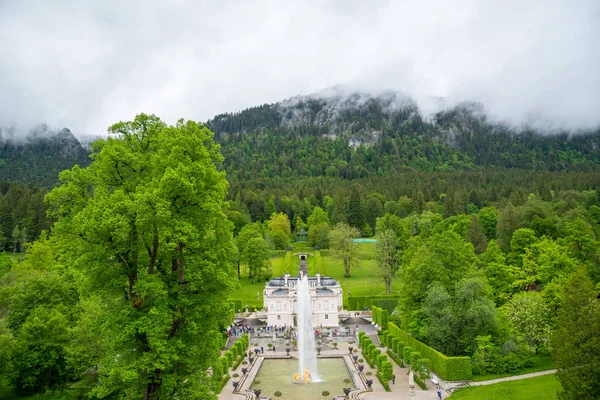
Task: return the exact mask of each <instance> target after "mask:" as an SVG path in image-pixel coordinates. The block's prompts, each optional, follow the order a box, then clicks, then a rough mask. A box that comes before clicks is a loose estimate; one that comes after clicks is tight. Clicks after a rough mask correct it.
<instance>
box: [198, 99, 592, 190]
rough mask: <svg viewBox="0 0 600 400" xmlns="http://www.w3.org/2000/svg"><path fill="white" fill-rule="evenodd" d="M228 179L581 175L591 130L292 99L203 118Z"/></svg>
mask: <svg viewBox="0 0 600 400" xmlns="http://www.w3.org/2000/svg"><path fill="white" fill-rule="evenodd" d="M207 125H208V126H209V128H210V129H211V130H212V131H213V132H214V133H215V137H216V139H217V142H219V143H221V145H222V152H223V155H224V156H225V164H224V168H225V169H226V170H227V171H228V175H229V176H230V180H236V178H237V179H239V180H247V179H255V178H257V177H265V178H275V177H277V178H284V179H295V178H298V177H319V176H327V177H340V178H344V179H356V178H366V177H372V176H376V175H387V176H389V175H394V174H396V173H397V172H406V171H426V172H431V171H458V170H470V169H477V168H479V167H485V168H489V167H503V168H520V169H534V170H547V171H565V170H584V171H587V170H590V169H593V168H595V167H597V166H598V164H599V162H600V130H596V131H590V132H578V133H577V134H573V133H569V132H563V133H557V132H544V131H536V130H533V129H520V130H517V129H514V128H511V127H509V126H504V125H501V124H497V123H493V122H491V121H489V120H488V119H487V117H486V115H485V110H484V108H483V106H482V105H481V104H478V103H466V104H462V105H459V106H457V107H454V108H452V109H448V110H445V111H442V112H439V113H437V114H435V115H433V116H432V117H430V118H425V117H423V116H422V115H421V113H420V112H419V108H418V106H417V105H416V104H415V103H414V102H412V101H411V100H410V99H408V98H406V97H403V96H402V95H401V94H397V93H393V92H390V93H385V94H382V95H380V96H368V95H364V94H358V93H354V94H349V95H348V94H345V95H335V96H329V97H298V98H293V99H290V100H286V101H284V102H282V103H277V104H267V105H263V106H259V107H254V108H250V109H247V110H244V111H242V112H239V113H235V114H222V115H217V116H216V117H214V118H213V119H211V120H210V121H208V122H207Z"/></svg>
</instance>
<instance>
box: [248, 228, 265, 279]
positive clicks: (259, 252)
mask: <svg viewBox="0 0 600 400" xmlns="http://www.w3.org/2000/svg"><path fill="white" fill-rule="evenodd" d="M270 258H271V253H269V248H268V246H267V242H266V241H265V239H263V238H252V239H250V240H248V243H247V244H246V249H245V250H244V259H246V260H248V270H249V274H250V277H251V278H252V282H256V281H259V282H260V281H261V280H262V279H263V278H265V279H267V274H268V267H269V265H270Z"/></svg>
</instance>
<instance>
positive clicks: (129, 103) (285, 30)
mask: <svg viewBox="0 0 600 400" xmlns="http://www.w3.org/2000/svg"><path fill="white" fill-rule="evenodd" d="M333 85H349V86H351V87H359V88H362V89H365V90H380V89H395V90H401V91H403V92H406V93H408V94H410V95H411V96H413V97H414V98H415V99H416V100H417V101H423V100H424V99H427V98H428V97H430V96H444V97H447V98H448V99H450V100H452V101H459V100H477V101H481V102H483V103H484V104H485V106H486V109H487V110H488V112H489V113H490V114H492V116H494V117H495V118H498V119H503V120H510V121H513V122H516V123H519V122H526V121H531V120H536V121H544V123H546V124H548V125H550V126H559V127H568V128H572V129H577V128H590V127H594V126H598V125H599V124H600V1H599V0H587V1H586V0H572V1H558V0H519V1H511V0H497V1H486V0H460V1H459V0H455V1H448V0H440V1H435V0H419V1H359V0H356V1H354V0H353V1H343V0H340V1H326V0H314V1H282V0H275V1H225V0H224V1H193V0H190V1H186V0H171V1H168V2H167V1H154V0H139V1H133V0H103V1H96V0H94V1H88V0H51V1H50V0H38V1H30V0H0V126H7V125H12V124H18V125H20V126H27V125H34V124H37V123H41V122H45V123H48V124H49V125H51V126H53V127H63V126H66V127H69V128H70V129H71V130H72V131H73V132H74V133H75V134H78V135H81V134H101V133H103V132H105V131H106V127H107V126H108V125H110V124H112V123H114V122H117V121H119V120H130V119H132V118H133V117H134V116H135V114H136V113H139V112H142V111H143V112H148V113H156V114H157V115H159V116H161V117H162V118H163V119H165V120H167V121H168V122H174V121H175V120H176V119H177V118H180V117H183V118H186V119H196V120H201V121H205V120H207V119H209V118H211V117H212V116H214V115H215V114H217V113H221V112H230V111H238V110H241V109H244V108H246V107H250V106H254V105H259V104H263V103H271V102H277V101H280V100H283V99H285V98H288V97H291V96H295V95H298V94H309V93H313V92H317V91H320V90H322V89H325V88H327V87H330V86H333Z"/></svg>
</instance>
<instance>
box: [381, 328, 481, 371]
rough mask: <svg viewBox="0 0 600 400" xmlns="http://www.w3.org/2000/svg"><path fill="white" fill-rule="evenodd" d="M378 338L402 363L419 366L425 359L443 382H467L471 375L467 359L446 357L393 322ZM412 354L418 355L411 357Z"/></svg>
mask: <svg viewBox="0 0 600 400" xmlns="http://www.w3.org/2000/svg"><path fill="white" fill-rule="evenodd" d="M380 337H381V338H383V341H385V345H386V346H387V347H388V348H391V349H392V351H393V352H394V353H396V354H397V355H398V356H402V359H403V360H404V362H406V363H411V365H412V363H413V362H414V363H416V364H417V365H419V366H420V365H422V361H420V360H423V359H425V360H426V362H427V363H428V364H429V365H428V368H429V369H430V370H432V371H434V372H435V373H436V374H437V375H439V376H440V377H441V378H442V379H444V380H447V381H460V380H468V379H471V377H472V375H473V373H472V370H471V359H470V358H469V357H448V356H446V355H444V354H442V353H440V352H439V351H437V350H435V349H433V348H431V347H429V346H427V345H426V344H424V343H422V342H420V341H418V340H417V339H415V338H413V337H412V336H411V335H409V334H408V333H406V332H405V331H403V330H401V329H400V328H398V326H397V325H396V324H394V323H393V322H390V323H388V331H387V334H382V335H381V336H380ZM383 341H382V343H383ZM412 353H419V354H415V355H412ZM418 369H420V367H418V368H417V370H418Z"/></svg>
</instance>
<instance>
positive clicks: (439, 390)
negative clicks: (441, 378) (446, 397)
mask: <svg viewBox="0 0 600 400" xmlns="http://www.w3.org/2000/svg"><path fill="white" fill-rule="evenodd" d="M437 395H438V398H439V399H440V400H442V389H440V388H438V390H437Z"/></svg>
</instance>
